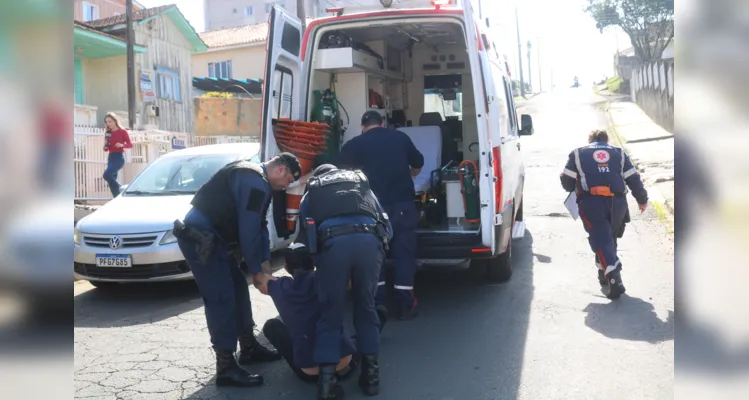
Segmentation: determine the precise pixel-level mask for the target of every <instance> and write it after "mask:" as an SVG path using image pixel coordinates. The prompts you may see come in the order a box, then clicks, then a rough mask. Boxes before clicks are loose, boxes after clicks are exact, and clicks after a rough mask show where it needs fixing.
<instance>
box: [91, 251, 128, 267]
mask: <svg viewBox="0 0 749 400" xmlns="http://www.w3.org/2000/svg"><path fill="white" fill-rule="evenodd" d="M96 266H97V267H115V268H129V267H131V266H132V262H131V259H130V255H129V254H97V255H96Z"/></svg>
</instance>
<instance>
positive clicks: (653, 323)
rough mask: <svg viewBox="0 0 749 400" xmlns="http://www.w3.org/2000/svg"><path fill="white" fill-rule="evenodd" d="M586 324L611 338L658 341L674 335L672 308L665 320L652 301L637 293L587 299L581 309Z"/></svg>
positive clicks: (663, 340) (668, 338) (670, 338)
mask: <svg viewBox="0 0 749 400" xmlns="http://www.w3.org/2000/svg"><path fill="white" fill-rule="evenodd" d="M583 311H584V312H586V313H587V315H586V316H585V325H586V326H587V327H589V328H590V329H593V330H594V331H596V332H598V333H600V334H602V335H604V336H606V337H608V338H612V339H624V340H631V341H638V342H648V343H660V342H665V341H667V340H673V339H674V312H673V311H671V310H669V311H668V317H667V319H666V320H665V321H663V320H661V319H660V318H658V315H656V313H655V309H654V308H653V305H652V304H650V303H648V302H647V301H645V300H642V299H640V298H637V297H631V296H628V295H626V294H625V295H623V296H622V297H621V298H620V299H619V300H616V301H611V302H608V303H590V304H588V306H587V307H585V309H584V310H583Z"/></svg>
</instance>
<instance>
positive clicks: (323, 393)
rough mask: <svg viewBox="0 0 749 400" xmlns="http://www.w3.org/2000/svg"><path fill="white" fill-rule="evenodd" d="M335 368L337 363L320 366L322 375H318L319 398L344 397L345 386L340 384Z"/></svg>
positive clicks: (324, 399) (333, 399) (335, 398)
mask: <svg viewBox="0 0 749 400" xmlns="http://www.w3.org/2000/svg"><path fill="white" fill-rule="evenodd" d="M335 368H336V365H335V364H326V365H321V366H320V375H318V377H317V400H342V399H343V388H342V387H341V385H339V384H338V377H337V376H336V373H335Z"/></svg>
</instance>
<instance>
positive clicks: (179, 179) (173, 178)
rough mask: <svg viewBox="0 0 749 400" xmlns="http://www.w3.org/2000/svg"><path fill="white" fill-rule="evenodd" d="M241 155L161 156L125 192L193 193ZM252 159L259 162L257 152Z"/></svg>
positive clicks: (139, 194)
mask: <svg viewBox="0 0 749 400" xmlns="http://www.w3.org/2000/svg"><path fill="white" fill-rule="evenodd" d="M239 158H240V155H239V154H220V155H215V154H211V155H190V156H182V157H163V158H159V159H158V160H156V161H154V162H153V163H152V164H151V165H149V166H148V167H146V169H145V170H143V172H141V173H140V175H138V176H137V177H136V178H135V180H133V182H132V183H131V184H130V185H129V186H128V187H127V189H126V190H125V192H124V195H128V196H168V195H175V194H195V192H197V191H198V189H199V188H200V187H201V186H202V185H203V184H204V183H206V182H207V181H208V179H209V178H210V177H212V176H213V174H215V173H216V172H218V170H219V169H221V168H222V167H224V166H225V165H226V164H228V163H230V162H232V161H234V160H237V159H239ZM250 161H251V162H255V163H259V162H260V158H259V157H258V156H257V155H256V156H254V157H252V158H251V159H250Z"/></svg>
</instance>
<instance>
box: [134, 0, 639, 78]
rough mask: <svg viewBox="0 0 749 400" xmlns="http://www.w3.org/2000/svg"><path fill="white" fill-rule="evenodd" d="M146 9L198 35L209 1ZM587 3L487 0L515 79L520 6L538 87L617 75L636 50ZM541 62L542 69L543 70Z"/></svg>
mask: <svg viewBox="0 0 749 400" xmlns="http://www.w3.org/2000/svg"><path fill="white" fill-rule="evenodd" d="M138 1H139V2H140V3H141V4H143V5H144V6H145V7H156V6H160V5H165V4H176V5H177V6H178V7H179V9H180V11H182V13H183V14H184V15H185V17H187V19H188V20H189V21H190V23H191V24H192V26H193V27H194V28H195V29H196V30H197V31H198V32H202V31H203V30H204V20H203V0H138ZM587 2H588V1H587V0H483V2H482V11H483V13H484V17H488V18H489V20H490V24H491V25H492V30H493V33H494V35H495V39H496V43H497V45H498V46H499V47H500V50H501V52H503V53H504V54H507V56H508V59H509V61H510V64H511V67H510V68H511V72H512V74H513V78H517V76H518V74H517V65H518V62H517V60H518V40H517V31H516V25H515V7H517V9H518V19H519V25H520V37H521V39H520V41H521V42H522V43H523V48H522V54H523V70H524V75H525V76H524V78H525V80H526V81H528V77H527V74H528V73H527V71H528V58H527V52H526V47H525V43H526V42H527V41H528V40H531V41H532V42H533V45H532V48H533V54H532V57H531V74H532V83H533V87H534V88H537V87H538V84H539V79H540V80H541V84H542V88H543V89H548V88H549V87H550V85H551V81H552V76H553V81H554V84H555V85H556V86H557V87H564V86H569V85H571V84H572V82H573V78H574V77H575V76H578V77H579V78H580V83H581V84H583V85H586V86H587V85H589V84H591V82H593V81H594V80H595V81H598V80H601V79H602V78H603V77H611V76H613V64H614V59H613V57H614V54H615V53H616V50H617V41H618V45H619V48H620V49H621V50H624V49H626V48H628V47H631V45H630V43H629V39H628V38H627V36H626V35H625V34H624V33H623V32H621V30H620V29H619V28H615V29H614V28H610V29H609V30H608V31H607V32H604V33H603V34H601V33H600V32H599V31H598V29H596V27H595V22H594V21H593V19H592V18H591V17H590V16H589V15H587V14H586V13H585V12H584V11H583V8H584V7H585V5H586V4H587ZM539 61H540V66H541V67H540V68H539Z"/></svg>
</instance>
